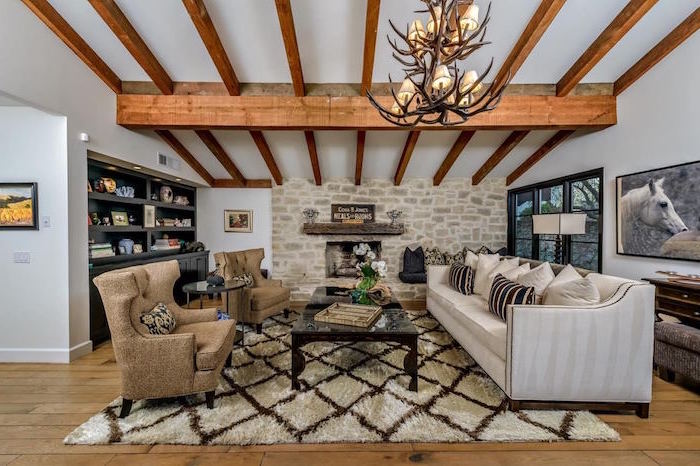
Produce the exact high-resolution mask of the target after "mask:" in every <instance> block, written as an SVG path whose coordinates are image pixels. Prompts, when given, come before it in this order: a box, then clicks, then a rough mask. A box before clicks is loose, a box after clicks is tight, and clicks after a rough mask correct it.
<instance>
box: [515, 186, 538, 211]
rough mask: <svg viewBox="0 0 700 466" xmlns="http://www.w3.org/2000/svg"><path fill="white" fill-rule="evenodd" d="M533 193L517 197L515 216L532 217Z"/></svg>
mask: <svg viewBox="0 0 700 466" xmlns="http://www.w3.org/2000/svg"><path fill="white" fill-rule="evenodd" d="M533 194H534V192H533V191H528V192H526V193H520V194H516V195H515V215H516V216H517V215H532V206H533V197H534V196H533Z"/></svg>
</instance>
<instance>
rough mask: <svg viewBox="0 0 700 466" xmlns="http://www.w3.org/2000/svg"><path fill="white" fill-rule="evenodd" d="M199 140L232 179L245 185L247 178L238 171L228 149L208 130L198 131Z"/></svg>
mask: <svg viewBox="0 0 700 466" xmlns="http://www.w3.org/2000/svg"><path fill="white" fill-rule="evenodd" d="M195 133H197V136H199V139H201V140H202V142H203V143H204V144H205V145H206V146H207V148H208V149H209V151H210V152H211V153H212V154H214V157H216V160H218V161H219V163H220V164H221V165H223V167H224V168H225V169H226V171H227V172H228V174H229V175H231V178H233V179H234V180H236V181H237V182H238V183H240V184H242V185H245V183H246V178H245V176H243V174H242V173H241V171H240V170H239V169H238V167H237V166H236V164H235V163H234V162H233V160H231V157H230V156H229V155H228V154H227V153H226V149H224V147H223V146H222V145H221V144H220V143H219V141H217V139H216V138H215V137H214V135H213V134H212V132H211V131H208V130H206V129H198V130H196V131H195Z"/></svg>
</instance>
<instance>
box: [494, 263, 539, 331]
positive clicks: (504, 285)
mask: <svg viewBox="0 0 700 466" xmlns="http://www.w3.org/2000/svg"><path fill="white" fill-rule="evenodd" d="M534 303H535V288H534V287H532V286H523V285H518V284H517V283H515V282H512V281H510V280H508V279H507V278H505V277H504V276H503V275H501V274H498V275H496V278H495V279H494V280H493V286H492V287H491V292H490V293H489V311H491V312H492V313H493V314H494V315H497V316H498V317H500V318H501V319H502V320H503V321H504V322H505V320H506V311H507V309H508V306H510V305H512V304H534Z"/></svg>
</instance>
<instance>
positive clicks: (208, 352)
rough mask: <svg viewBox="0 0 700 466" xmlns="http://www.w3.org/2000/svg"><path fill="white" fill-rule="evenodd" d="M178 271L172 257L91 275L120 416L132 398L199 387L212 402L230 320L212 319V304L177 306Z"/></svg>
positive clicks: (226, 356)
mask: <svg viewBox="0 0 700 466" xmlns="http://www.w3.org/2000/svg"><path fill="white" fill-rule="evenodd" d="M179 277H180V267H179V265H178V262H177V261H176V260H172V261H167V262H154V263H150V264H145V265H139V266H134V267H127V268H123V269H118V270H113V271H110V272H106V273H103V274H101V275H99V276H97V277H95V278H94V280H93V281H94V282H95V285H96V286H97V289H98V290H99V292H100V296H101V297H102V301H103V303H104V307H105V312H106V314H107V321H108V323H109V330H110V332H111V334H112V346H113V347H114V355H115V358H116V361H117V366H119V370H120V371H121V396H122V408H121V413H120V417H122V418H123V417H126V416H128V415H129V412H130V411H131V406H132V402H133V401H134V400H143V399H154V398H168V397H175V396H183V395H191V394H195V393H201V392H204V393H205V394H206V402H207V406H208V407H209V408H213V407H214V391H215V390H216V387H217V386H218V385H219V374H220V373H221V370H222V369H223V367H224V364H225V363H227V362H228V364H229V365H230V363H231V351H232V350H233V339H234V336H235V334H236V321H235V320H222V321H219V320H217V313H216V309H183V308H181V307H179V306H178V305H177V304H176V303H175V299H174V298H173V288H174V286H175V281H176V280H177V279H178V278H179ZM166 315H167V316H166ZM173 320H174V322H173Z"/></svg>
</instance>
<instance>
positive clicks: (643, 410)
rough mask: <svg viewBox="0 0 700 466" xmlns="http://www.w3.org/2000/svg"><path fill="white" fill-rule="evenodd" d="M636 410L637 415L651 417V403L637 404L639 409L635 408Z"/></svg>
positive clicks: (643, 417)
mask: <svg viewBox="0 0 700 466" xmlns="http://www.w3.org/2000/svg"><path fill="white" fill-rule="evenodd" d="M634 412H635V414H636V415H637V417H641V418H642V419H648V418H649V403H639V404H638V405H637V409H635V410H634Z"/></svg>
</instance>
